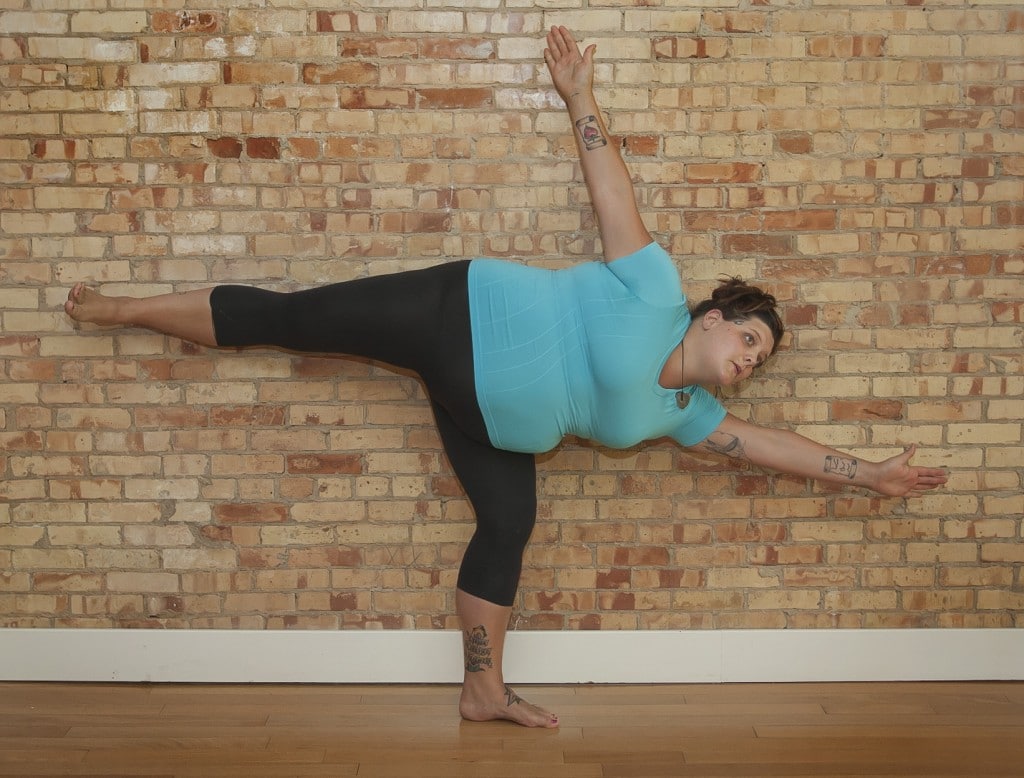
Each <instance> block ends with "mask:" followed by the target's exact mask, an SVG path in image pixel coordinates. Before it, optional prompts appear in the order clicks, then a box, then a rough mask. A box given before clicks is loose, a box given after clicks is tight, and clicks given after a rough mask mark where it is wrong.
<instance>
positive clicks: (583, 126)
mask: <svg viewBox="0 0 1024 778" xmlns="http://www.w3.org/2000/svg"><path fill="white" fill-rule="evenodd" d="M547 44H548V46H547V48H546V49H544V61H545V62H547V65H548V70H549V71H550V73H551V80H552V82H553V83H554V85H555V89H556V90H557V91H558V94H559V96H561V98H562V100H564V101H565V105H566V108H567V109H568V111H569V119H570V121H571V122H572V127H573V135H574V136H575V138H576V147H577V148H578V149H579V153H580V165H581V166H582V167H583V179H584V181H586V184H587V190H588V191H589V192H590V199H591V202H592V203H593V206H594V211H595V212H596V213H597V221H598V229H599V230H600V233H601V244H602V247H603V249H604V259H605V261H606V262H611V261H612V260H613V259H618V258H619V257H624V256H626V255H627V254H632V253H633V252H634V251H637V250H639V249H642V248H643V247H644V246H646V245H647V244H648V243H650V242H651V236H650V233H648V232H647V228H646V227H645V226H644V223H643V220H642V219H641V218H640V211H639V210H638V209H637V206H636V194H635V192H634V191H633V182H632V181H631V180H630V177H629V171H628V170H627V169H626V164H625V163H624V162H623V161H622V155H621V154H620V153H619V149H618V147H617V146H616V145H615V144H614V143H612V140H611V138H610V137H609V136H608V130H607V128H605V126H604V120H603V119H602V118H601V111H600V109H599V108H598V107H597V100H596V98H595V97H594V51H595V49H596V48H597V47H596V46H594V45H590V46H588V47H587V50H586V51H585V52H584V53H583V54H582V55H581V54H580V50H579V46H577V45H576V41H575V40H574V39H573V37H572V34H571V33H570V32H569V31H568V30H567V29H566V28H565V27H552V28H551V31H550V32H549V33H548V37H547Z"/></svg>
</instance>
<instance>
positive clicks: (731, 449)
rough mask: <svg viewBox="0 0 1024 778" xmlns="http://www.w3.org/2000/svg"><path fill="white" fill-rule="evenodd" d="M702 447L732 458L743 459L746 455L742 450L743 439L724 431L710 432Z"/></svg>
mask: <svg viewBox="0 0 1024 778" xmlns="http://www.w3.org/2000/svg"><path fill="white" fill-rule="evenodd" d="M704 448H705V449H707V450H708V451H713V452H714V453H716V454H722V455H723V456H727V457H732V458H733V459H744V458H746V455H747V452H746V451H744V450H743V441H742V440H740V439H739V438H738V437H736V436H735V435H728V434H726V433H725V432H712V433H711V434H710V435H709V436H708V438H707V440H705V441H704Z"/></svg>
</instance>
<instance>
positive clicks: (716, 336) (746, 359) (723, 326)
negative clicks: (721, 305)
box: [701, 310, 775, 386]
mask: <svg viewBox="0 0 1024 778" xmlns="http://www.w3.org/2000/svg"><path fill="white" fill-rule="evenodd" d="M701 326H702V328H703V330H704V332H705V334H706V335H707V336H708V337H709V338H710V341H709V345H710V348H709V349H708V352H707V353H708V358H709V363H708V370H709V373H710V375H709V378H710V379H711V380H710V381H709V383H711V384H712V385H716V386H732V385H733V384H737V383H739V382H740V381H743V380H745V379H747V378H749V377H750V374H751V373H752V372H753V371H754V368H755V367H759V366H760V365H761V364H763V363H764V361H765V360H766V359H767V358H768V357H769V356H770V355H771V353H772V347H773V346H774V345H775V339H774V338H773V337H772V331H771V329H769V327H768V325H767V324H765V323H764V322H763V321H761V320H760V319H758V318H756V317H751V318H749V319H734V320H730V319H726V318H725V317H724V316H723V315H722V312H721V311H719V310H712V311H708V312H707V313H706V314H705V315H704V318H703V320H702V321H701Z"/></svg>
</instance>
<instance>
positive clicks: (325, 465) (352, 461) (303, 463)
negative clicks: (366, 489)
mask: <svg viewBox="0 0 1024 778" xmlns="http://www.w3.org/2000/svg"><path fill="white" fill-rule="evenodd" d="M287 471H288V472H289V473H321V474H328V473H348V474H357V473H362V472H363V459H362V456H361V455H359V454H289V455H288V457H287Z"/></svg>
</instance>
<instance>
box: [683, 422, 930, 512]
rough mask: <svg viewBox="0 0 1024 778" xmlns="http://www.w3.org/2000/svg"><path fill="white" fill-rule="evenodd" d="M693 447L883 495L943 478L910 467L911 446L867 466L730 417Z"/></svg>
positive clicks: (909, 492) (917, 489)
mask: <svg viewBox="0 0 1024 778" xmlns="http://www.w3.org/2000/svg"><path fill="white" fill-rule="evenodd" d="M699 448H702V449H704V450H706V451H713V452H715V453H718V454H724V455H726V456H729V457H734V458H736V459H744V460H746V461H748V462H751V463H752V464H755V465H759V466H761V467H767V468H770V469H772V470H777V471H779V472H782V473H789V474H790V475H797V476H803V477H805V478H814V479H816V480H818V481H828V482H830V483H840V484H850V485H851V486H863V487H866V488H868V489H872V490H874V491H876V492H878V493H880V494H884V495H887V496H889V497H903V496H905V495H916V494H918V493H920V492H923V491H926V490H928V489H935V488H936V487H939V486H942V485H943V484H944V483H946V478H947V476H946V472H945V471H944V470H940V469H938V468H934V467H915V466H913V465H911V464H910V458H911V457H912V456H913V455H914V451H915V447H914V446H911V447H910V448H908V449H907V450H905V451H904V452H903V453H902V454H897V455H896V456H894V457H890V458H889V459H886V460H884V461H882V462H869V461H868V460H866V459H859V458H857V457H854V456H851V455H850V454H844V453H842V452H841V451H836V450H835V449H833V448H829V447H828V446H823V445H821V444H820V443H815V442H814V441H813V440H810V439H808V438H805V437H804V436H803V435H799V434H797V433H795V432H790V431H788V430H779V429H771V428H768V427H761V426H759V425H757V424H751V423H750V422H746V421H742V420H741V419H738V418H736V417H735V416H732V415H727V416H726V417H725V419H724V420H723V421H722V423H721V424H719V425H718V428H717V429H716V430H715V431H714V432H712V433H711V434H710V435H709V436H708V437H707V439H706V440H705V441H704V442H703V443H701V444H700V445H699Z"/></svg>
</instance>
